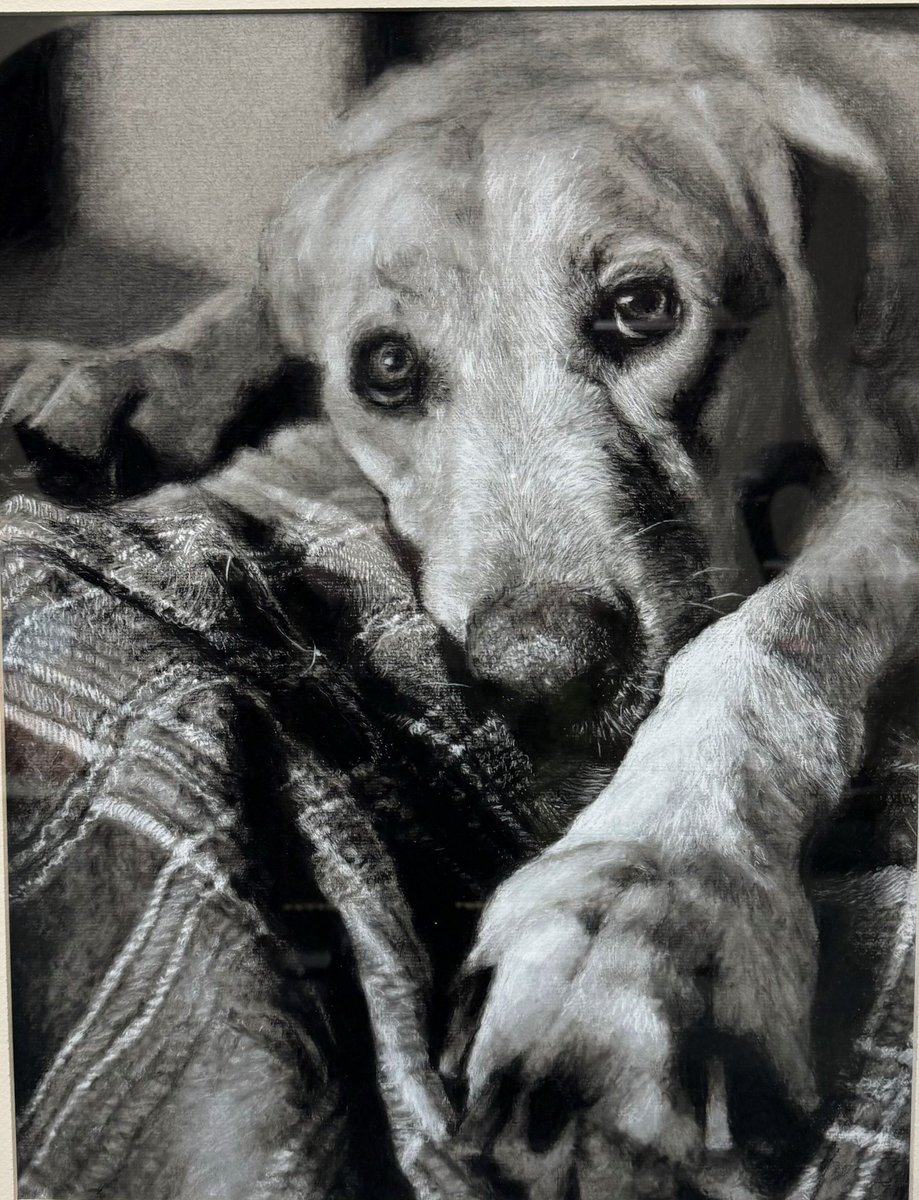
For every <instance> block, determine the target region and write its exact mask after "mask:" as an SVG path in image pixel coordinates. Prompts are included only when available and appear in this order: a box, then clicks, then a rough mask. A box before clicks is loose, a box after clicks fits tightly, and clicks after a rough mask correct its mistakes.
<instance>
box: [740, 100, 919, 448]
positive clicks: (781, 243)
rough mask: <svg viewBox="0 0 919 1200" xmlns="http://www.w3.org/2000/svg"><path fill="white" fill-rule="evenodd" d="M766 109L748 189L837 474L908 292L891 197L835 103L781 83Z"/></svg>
mask: <svg viewBox="0 0 919 1200" xmlns="http://www.w3.org/2000/svg"><path fill="white" fill-rule="evenodd" d="M767 108H768V113H769V123H768V129H767V131H766V133H765V136H764V138H763V139H762V141H761V143H760V144H759V145H758V147H757V150H756V151H755V159H754V163H753V165H752V166H751V168H750V173H751V178H750V180H749V183H750V187H751V192H752V196H753V200H754V204H755V205H756V207H757V209H758V211H759V215H760V219H761V220H762V221H763V223H764V225H765V228H766V233H767V238H768V241H769V245H770V247H771V252H772V256H773V259H774V263H775V266H776V267H777V269H778V272H779V275H780V279H781V283H782V291H783V297H784V304H785V308H786V312H787V321H788V328H789V339H790V343H791V347H792V351H793V355H794V358H795V364H796V370H797V375H798V385H799V389H800V392H801V396H802V399H803V402H804V407H805V411H806V413H807V416H808V418H809V420H810V422H811V424H812V426H813V432H814V434H815V435H816V436H817V437H818V440H819V441H820V443H821V445H822V447H823V449H824V452H825V454H826V456H827V458H828V459H829V460H830V462H831V463H834V462H836V463H838V462H839V461H841V460H842V459H843V458H845V457H846V456H847V455H848V454H850V453H851V452H852V451H853V448H854V447H853V439H854V438H855V437H857V436H859V435H862V436H867V435H866V434H865V430H866V417H869V416H870V414H869V412H868V410H869V409H870V408H871V406H872V403H873V402H874V398H873V397H872V396H871V395H870V392H871V387H872V385H871V379H872V376H873V374H874V373H875V372H877V371H878V370H883V369H885V368H886V367H888V366H889V363H890V347H891V341H892V336H893V331H894V328H895V325H896V321H897V317H898V312H897V300H898V297H899V295H900V290H899V284H900V282H901V281H900V279H899V272H900V270H901V268H900V266H899V262H898V256H897V250H896V247H897V236H896V213H895V204H894V196H893V189H892V186H891V182H890V177H889V174H888V170H887V166H886V164H885V162H884V160H883V158H882V157H881V155H880V154H879V152H878V149H877V147H876V146H875V145H874V143H873V141H872V139H871V137H870V136H869V135H868V134H867V133H866V132H865V131H863V130H862V129H860V128H858V127H857V125H856V124H855V123H854V121H853V120H851V119H850V118H849V117H848V116H846V115H845V114H844V113H843V111H842V110H841V108H840V107H839V105H838V104H837V103H836V102H835V101H834V100H833V99H832V98H831V97H830V96H829V95H828V94H826V93H824V92H821V91H820V90H818V89H817V88H815V87H813V86H810V85H805V84H801V83H798V82H797V81H792V80H785V81H783V82H782V84H781V86H779V87H775V88H773V89H771V91H770V93H769V96H768V104H767ZM882 407H883V405H882ZM875 415H876V416H877V418H878V421H879V422H880V425H881V426H882V425H883V420H884V418H883V414H882V413H878V414H875ZM879 427H880V426H879Z"/></svg>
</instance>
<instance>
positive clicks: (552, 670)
mask: <svg viewBox="0 0 919 1200" xmlns="http://www.w3.org/2000/svg"><path fill="white" fill-rule="evenodd" d="M636 626H637V622H636V619H635V614H634V608H633V606H632V604H631V602H630V601H629V600H628V597H626V596H625V595H624V594H623V593H619V594H617V595H615V596H614V597H612V598H611V599H600V598H599V597H596V596H592V595H589V594H584V593H582V592H576V591H574V590H572V589H570V588H566V587H564V586H563V585H550V586H542V587H535V586H529V587H520V588H515V589H513V590H511V591H507V592H504V593H502V594H501V595H499V596H496V597H493V598H491V599H489V600H488V601H486V602H485V603H484V604H482V605H481V606H480V607H479V608H478V610H477V611H476V612H475V613H474V614H473V617H472V618H471V620H470V621H469V624H468V627H467V631H466V660H467V666H468V670H469V672H470V673H471V674H472V675H473V677H474V678H476V679H477V680H479V681H480V682H482V683H486V684H489V685H491V686H494V687H498V688H500V689H501V690H502V691H506V692H510V693H512V694H513V695H515V696H517V697H519V698H520V699H524V700H536V699H543V698H545V697H548V696H559V695H562V694H564V695H565V696H566V698H567V699H566V703H570V705H571V706H572V707H574V708H578V709H580V708H581V707H584V706H585V705H587V706H589V704H590V703H591V699H592V695H593V688H594V685H595V684H596V682H597V680H598V678H600V677H608V675H609V672H610V670H613V671H614V672H618V671H623V670H625V669H626V667H627V664H628V660H629V659H630V657H631V655H632V653H633V649H634V645H635V641H636V638H635V631H636Z"/></svg>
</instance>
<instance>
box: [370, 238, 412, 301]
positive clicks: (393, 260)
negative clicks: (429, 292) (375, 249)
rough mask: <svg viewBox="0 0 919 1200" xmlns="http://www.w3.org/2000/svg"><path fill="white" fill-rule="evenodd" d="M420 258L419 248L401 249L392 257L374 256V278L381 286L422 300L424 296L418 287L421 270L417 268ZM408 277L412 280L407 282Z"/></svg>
mask: <svg viewBox="0 0 919 1200" xmlns="http://www.w3.org/2000/svg"><path fill="white" fill-rule="evenodd" d="M421 259H422V251H421V250H403V251H401V252H400V253H399V254H396V255H394V256H392V257H386V258H382V257H379V258H375V259H374V262H373V274H374V278H375V279H376V281H377V283H379V285H380V286H381V287H384V288H388V289H389V290H390V291H393V292H398V293H399V294H400V295H402V296H410V297H411V298H412V299H413V300H422V299H423V298H424V296H423V292H422V291H421V290H420V288H419V283H420V276H421V272H420V271H419V269H418V268H419V266H420V263H421ZM408 279H412V282H411V283H408V282H407V280H408Z"/></svg>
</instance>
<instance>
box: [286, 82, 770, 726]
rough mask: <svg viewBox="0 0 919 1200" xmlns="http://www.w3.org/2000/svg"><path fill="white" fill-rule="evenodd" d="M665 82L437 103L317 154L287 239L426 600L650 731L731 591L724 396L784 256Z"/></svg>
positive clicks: (591, 704)
mask: <svg viewBox="0 0 919 1200" xmlns="http://www.w3.org/2000/svg"><path fill="white" fill-rule="evenodd" d="M660 107H663V108H666V107H667V106H660ZM660 107H658V106H656V105H655V106H650V107H649V108H648V109H647V110H642V111H639V112H638V113H635V112H633V113H631V114H630V115H629V117H628V119H626V120H623V122H622V123H621V125H620V126H619V127H617V125H616V123H615V122H614V121H612V120H611V119H610V117H609V115H608V114H603V115H602V116H597V115H594V116H593V117H591V116H589V115H585V114H584V113H583V112H574V113H571V114H570V115H569V116H567V117H565V118H564V119H562V118H559V117H557V116H556V115H555V114H554V113H553V111H551V110H544V111H539V110H537V111H532V110H530V109H528V108H527V107H526V106H525V105H524V106H521V107H520V108H518V109H517V110H513V109H511V110H505V111H504V112H503V113H502V115H501V116H500V117H497V118H494V119H492V120H491V121H490V122H486V123H485V124H483V125H482V126H480V127H479V128H478V129H476V130H475V132H470V131H469V130H468V129H467V128H465V127H463V126H462V125H459V124H453V123H450V122H447V123H442V122H441V123H436V124H430V125H420V126H416V127H414V128H412V129H410V130H408V131H407V132H404V133H402V134H399V135H397V136H396V137H394V138H392V139H390V140H389V142H388V143H387V144H386V145H385V146H384V147H383V148H382V149H380V148H378V149H375V150H374V151H373V152H372V153H369V154H366V155H361V156H358V157H356V158H355V159H353V160H351V161H349V162H348V163H346V164H345V165H344V166H341V167H338V168H335V169H332V170H323V171H317V172H316V173H314V174H313V175H312V176H310V177H308V178H307V180H306V181H305V182H304V184H303V185H302V186H301V188H300V190H299V191H298V193H297V194H296V195H295V197H294V198H293V200H292V202H291V204H290V207H289V209H288V211H287V213H286V215H285V216H284V217H283V218H282V220H281V222H279V224H278V226H277V227H276V229H275V232H274V237H273V243H272V247H271V250H272V254H273V256H274V261H273V267H272V271H273V275H272V277H273V279H274V288H275V296H274V303H275V306H276V309H277V313H278V320H279V322H280V324H281V327H282V334H283V337H284V340H285V342H286V345H287V348H288V349H289V350H291V351H293V352H294V353H297V354H299V355H303V356H306V357H309V358H311V359H313V360H314V361H316V362H317V363H319V364H320V366H321V368H322V371H323V401H324V406H325V409H326V411H327V413H328V414H329V417H330V419H331V421H332V422H333V424H334V427H335V429H336V431H337V434H338V437H339V438H340V440H341V442H342V444H343V446H344V447H345V448H346V450H347V451H348V452H349V453H350V455H351V456H353V458H354V459H355V461H356V462H357V463H358V464H359V466H360V467H361V469H362V470H363V472H364V473H365V474H366V476H367V477H368V478H369V480H370V481H371V482H372V483H373V484H374V485H375V487H376V488H377V489H378V490H379V491H380V493H381V494H382V495H383V497H384V498H385V501H386V504H387V509H388V513H389V517H390V520H391V524H392V526H393V528H394V530H395V531H396V533H397V534H398V535H399V537H400V538H402V539H403V540H404V541H405V542H406V543H407V544H409V545H410V546H411V547H412V549H413V550H414V552H415V555H416V556H417V562H418V564H419V588H420V595H421V598H422V601H423V603H424V605H425V607H426V608H427V610H428V611H429V612H430V613H431V614H432V616H433V617H434V618H435V620H436V621H437V622H438V623H439V624H440V625H441V627H442V628H443V629H444V631H445V632H446V634H447V635H448V637H449V639H450V640H451V641H452V643H453V645H454V646H455V647H458V648H461V649H462V650H463V651H464V653H465V659H466V666H467V669H468V671H469V673H470V674H471V675H472V676H473V677H474V678H475V679H477V680H478V681H480V682H481V683H483V684H485V685H487V686H488V687H490V688H492V689H496V690H497V691H498V692H499V693H501V695H502V696H503V697H504V698H505V700H507V701H509V702H510V705H511V707H512V708H513V707H515V706H519V705H523V706H526V705H528V704H531V703H532V702H537V703H539V704H542V703H544V702H545V701H547V700H549V701H551V702H553V703H554V704H555V705H556V707H557V708H559V709H560V710H561V711H560V719H561V720H562V721H563V722H567V723H568V725H569V726H570V727H571V728H572V730H573V731H575V732H580V733H581V734H586V735H587V736H588V737H589V738H590V739H591V741H593V742H596V741H600V742H602V741H603V740H604V739H605V738H606V739H608V740H610V741H617V740H618V739H619V738H620V737H621V736H628V735H629V734H630V733H631V731H632V730H633V728H634V725H635V722H636V721H637V720H639V719H640V718H641V716H643V715H644V713H645V712H646V711H647V708H648V706H649V704H650V703H651V702H652V700H653V697H654V693H655V688H656V684H657V680H658V678H659V675H660V672H661V670H662V668H663V665H664V664H665V662H666V660H667V659H668V658H669V657H670V656H671V654H672V653H673V651H674V650H675V648H677V647H678V646H679V645H680V644H682V643H683V642H684V641H685V640H686V639H687V638H688V637H689V636H690V635H691V634H692V633H693V632H694V631H695V630H697V629H698V628H699V627H700V625H701V624H703V623H704V622H705V621H706V620H707V619H709V613H710V611H711V610H710V609H709V608H707V606H706V605H705V603H704V601H705V597H706V596H708V595H710V594H711V593H712V592H713V591H718V590H723V589H719V588H718V587H713V586H712V585H713V582H714V580H713V577H712V575H711V573H710V572H711V570H712V569H713V566H712V562H711V542H712V537H713V530H714V527H715V526H717V525H719V524H721V525H724V524H727V523H729V522H730V520H731V514H730V513H729V512H728V511H725V510H724V508H723V507H722V508H721V509H720V510H719V511H714V509H716V508H717V507H718V506H717V504H716V498H715V497H714V496H713V494H712V492H711V490H710V489H709V488H708V486H707V485H708V482H709V481H710V480H711V479H712V478H713V476H714V471H713V469H712V459H711V455H712V454H713V450H714V448H713V447H712V446H711V445H707V444H706V434H705V421H706V419H707V414H706V412H705V407H706V404H707V403H708V402H709V401H710V396H709V393H711V392H713V391H714V390H715V384H716V379H717V376H718V369H719V366H720V364H721V363H722V361H723V360H724V359H725V357H729V356H730V354H731V353H732V349H733V347H734V346H735V345H736V344H737V342H738V341H739V340H740V335H741V334H742V331H743V327H744V321H745V319H746V317H745V314H744V313H741V312H739V311H738V310H737V308H736V306H734V305H733V299H732V291H733V292H735V293H736V292H737V291H738V290H739V291H740V292H741V294H742V295H743V296H744V297H745V299H746V300H747V301H749V299H750V296H751V295H752V294H753V293H754V292H758V291H762V287H763V278H764V277H765V275H766V273H767V268H766V265H765V256H764V255H762V254H760V253H759V252H758V250H757V243H756V240H755V238H754V237H753V235H752V233H751V228H750V226H749V224H745V221H747V217H746V216H745V215H744V212H743V206H742V204H739V202H738V199H737V196H736V195H732V193H731V186H732V183H731V180H730V179H729V178H726V176H725V174H724V173H723V172H722V171H721V170H720V166H721V164H720V163H719V162H718V161H717V156H716V155H714V153H713V149H712V147H711V145H710V144H707V143H706V140H705V137H704V136H701V135H700V137H699V138H694V137H693V136H692V126H691V124H690V126H689V132H687V126H686V125H683V127H680V125H679V123H677V122H675V121H673V120H672V119H671V123H670V125H669V126H667V125H666V124H659V123H657V124H656V123H655V120H656V114H657V113H658V112H659V111H660ZM670 111H671V112H673V111H674V107H673V105H672V104H671V106H670ZM636 128H639V129H641V130H642V131H643V133H647V135H648V136H639V137H637V138H636ZM627 129H628V130H629V131H630V135H629V136H627V135H626V133H625V130H627ZM674 164H679V168H680V169H679V170H674ZM738 279H742V282H743V286H742V287H741V288H739V289H738V287H737V283H738ZM716 578H717V577H716ZM527 711H530V710H527Z"/></svg>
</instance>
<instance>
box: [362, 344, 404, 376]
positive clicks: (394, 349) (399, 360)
mask: <svg viewBox="0 0 919 1200" xmlns="http://www.w3.org/2000/svg"><path fill="white" fill-rule="evenodd" d="M410 362H411V360H410V357H409V354H408V352H407V350H405V349H404V347H402V346H397V345H395V344H394V343H392V342H387V343H386V345H384V346H382V347H381V348H380V349H379V350H378V351H377V353H376V355H375V356H374V358H373V360H372V363H371V365H372V366H373V367H375V368H376V370H378V371H379V372H380V373H381V374H382V375H400V374H402V373H404V372H405V371H406V370H407V368H408V367H409V365H410Z"/></svg>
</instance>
